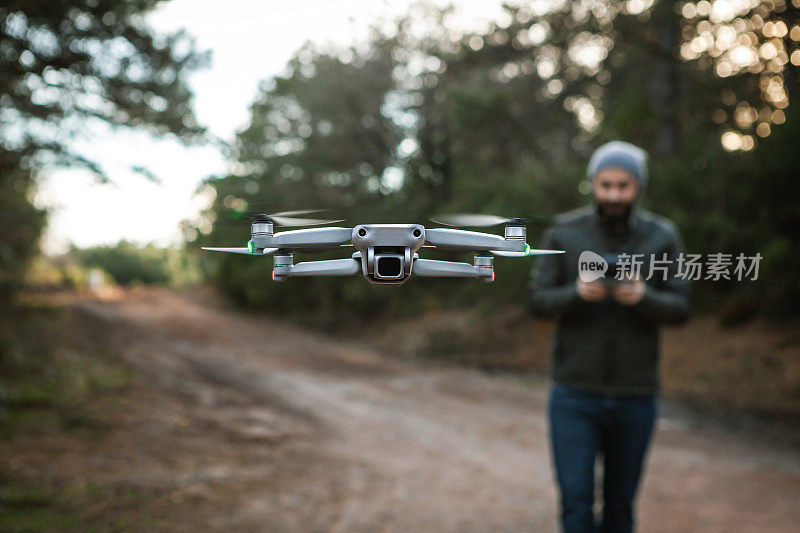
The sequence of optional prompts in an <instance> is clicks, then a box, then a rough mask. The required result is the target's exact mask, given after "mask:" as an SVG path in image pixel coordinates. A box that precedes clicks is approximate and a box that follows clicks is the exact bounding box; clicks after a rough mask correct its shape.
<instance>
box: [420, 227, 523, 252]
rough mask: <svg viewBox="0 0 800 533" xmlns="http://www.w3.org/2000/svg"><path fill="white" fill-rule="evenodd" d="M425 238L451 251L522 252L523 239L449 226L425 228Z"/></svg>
mask: <svg viewBox="0 0 800 533" xmlns="http://www.w3.org/2000/svg"><path fill="white" fill-rule="evenodd" d="M425 240H426V241H428V242H429V243H431V244H433V245H435V246H436V247H438V248H443V249H447V250H453V251H462V250H463V251H470V252H475V251H482V252H486V251H490V250H502V251H506V252H524V251H525V246H526V244H525V239H505V238H503V237H501V236H500V235H492V234H491V233H480V232H478V231H467V230H462V229H449V228H425Z"/></svg>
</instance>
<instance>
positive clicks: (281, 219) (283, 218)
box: [247, 209, 344, 227]
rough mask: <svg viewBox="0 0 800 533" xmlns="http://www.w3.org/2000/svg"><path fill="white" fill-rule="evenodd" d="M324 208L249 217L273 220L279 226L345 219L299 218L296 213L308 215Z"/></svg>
mask: <svg viewBox="0 0 800 533" xmlns="http://www.w3.org/2000/svg"><path fill="white" fill-rule="evenodd" d="M320 211H323V209H300V210H296V211H281V212H280V213H272V214H269V215H268V214H264V213H261V214H258V215H256V216H255V217H247V218H250V219H253V220H256V221H263V222H272V223H273V224H277V225H278V226H287V227H291V226H319V225H321V224H330V223H332V222H341V221H343V220H344V219H343V218H340V219H338V220H334V219H322V218H298V217H296V216H295V215H307V214H309V213H319V212H320Z"/></svg>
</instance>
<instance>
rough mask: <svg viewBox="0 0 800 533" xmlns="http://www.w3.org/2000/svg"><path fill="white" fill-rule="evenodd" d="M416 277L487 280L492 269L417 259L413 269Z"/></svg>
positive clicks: (412, 271)
mask: <svg viewBox="0 0 800 533" xmlns="http://www.w3.org/2000/svg"><path fill="white" fill-rule="evenodd" d="M411 273H412V275H414V276H424V277H430V278H485V277H491V275H492V271H491V269H490V270H489V271H488V274H487V271H486V269H485V268H479V267H476V266H475V265H470V264H469V263H460V262H457V261H439V260H436V259H415V260H414V263H413V266H412V268H411Z"/></svg>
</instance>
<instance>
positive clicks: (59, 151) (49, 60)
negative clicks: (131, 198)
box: [0, 0, 206, 303]
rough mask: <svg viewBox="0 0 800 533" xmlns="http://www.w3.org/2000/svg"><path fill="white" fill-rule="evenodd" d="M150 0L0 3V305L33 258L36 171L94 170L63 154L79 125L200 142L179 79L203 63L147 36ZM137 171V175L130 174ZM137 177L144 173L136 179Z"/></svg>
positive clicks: (37, 219)
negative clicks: (60, 168)
mask: <svg viewBox="0 0 800 533" xmlns="http://www.w3.org/2000/svg"><path fill="white" fill-rule="evenodd" d="M158 3H159V0H120V1H93V0H78V1H72V2H47V1H42V0H24V1H21V0H11V1H7V2H3V3H2V5H0V292H2V295H0V300H1V301H3V302H4V303H5V302H6V301H7V300H8V299H9V298H8V295H9V294H11V293H12V292H13V291H14V289H15V287H16V286H17V285H18V284H19V281H20V278H21V271H22V269H23V267H24V265H25V264H26V262H27V260H28V259H29V258H30V256H31V255H32V254H33V253H34V252H35V250H36V246H37V244H38V237H39V234H40V232H41V229H42V227H43V224H44V218H45V216H44V215H45V213H42V212H41V211H39V210H37V209H35V208H34V207H33V206H32V205H31V203H30V194H31V190H32V188H33V183H34V180H35V178H36V173H37V171H38V169H39V168H41V167H42V166H48V167H49V168H52V167H53V166H55V165H70V166H83V167H85V168H87V169H88V170H90V171H91V172H93V173H95V174H96V175H97V176H98V178H99V179H101V180H105V179H107V177H106V175H105V173H104V172H103V169H102V168H100V167H99V166H98V165H97V164H96V163H95V162H93V161H89V160H86V159H85V158H84V157H82V156H81V155H79V154H76V153H74V152H73V151H72V150H71V149H70V142H71V140H72V139H73V138H74V137H75V136H79V135H85V131H86V129H87V126H88V125H91V124H96V123H105V124H109V125H111V126H113V127H120V128H126V127H136V128H147V129H149V130H151V131H153V132H156V133H160V134H167V133H170V134H175V135H177V136H179V137H180V138H182V139H185V140H192V139H197V138H199V136H201V135H202V134H203V131H202V129H201V128H199V127H198V125H197V123H196V120H195V118H194V116H193V114H192V112H191V110H190V107H189V103H190V100H191V93H190V92H189V89H188V86H187V84H186V76H187V74H188V73H189V72H191V71H192V70H194V69H196V68H198V67H199V66H201V65H203V64H204V63H205V61H206V58H205V56H203V55H200V54H198V53H197V52H196V51H195V50H194V46H193V43H192V41H191V39H189V38H188V37H187V36H186V35H185V34H182V33H178V34H174V35H154V34H152V33H151V32H150V30H149V28H148V27H147V26H146V25H145V24H144V18H143V17H144V15H145V14H146V13H147V12H148V11H150V10H151V9H153V8H154V7H155V6H156V5H157V4H158ZM134 170H141V169H134ZM145 174H146V173H145Z"/></svg>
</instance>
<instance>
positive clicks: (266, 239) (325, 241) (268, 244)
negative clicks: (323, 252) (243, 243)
mask: <svg viewBox="0 0 800 533" xmlns="http://www.w3.org/2000/svg"><path fill="white" fill-rule="evenodd" d="M352 237H353V228H312V229H299V230H293V231H282V232H280V233H276V234H275V235H272V236H266V235H254V236H253V244H254V245H255V247H256V248H292V249H298V248H312V249H319V248H325V247H330V246H338V245H340V244H344V243H346V242H350V239H351V238H352Z"/></svg>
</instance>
